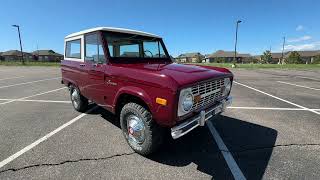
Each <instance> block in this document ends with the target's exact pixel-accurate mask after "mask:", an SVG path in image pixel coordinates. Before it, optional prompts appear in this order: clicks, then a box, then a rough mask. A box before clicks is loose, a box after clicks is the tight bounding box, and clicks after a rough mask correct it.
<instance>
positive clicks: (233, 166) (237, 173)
mask: <svg viewBox="0 0 320 180" xmlns="http://www.w3.org/2000/svg"><path fill="white" fill-rule="evenodd" d="M206 123H207V126H208V128H209V130H210V132H211V134H212V136H213V138H214V140H215V141H216V143H217V145H218V147H219V150H220V152H221V153H222V155H223V157H224V159H225V161H226V163H227V165H228V167H229V169H230V171H231V173H232V175H233V177H234V179H236V180H244V179H246V178H245V177H244V175H243V173H242V171H241V170H240V168H239V166H238V164H237V163H236V161H235V160H234V158H233V157H232V154H231V152H230V151H229V149H228V148H227V146H226V145H225V144H224V142H223V140H222V138H221V137H220V135H219V133H218V131H217V130H216V128H215V127H214V126H213V125H212V123H211V121H207V122H206Z"/></svg>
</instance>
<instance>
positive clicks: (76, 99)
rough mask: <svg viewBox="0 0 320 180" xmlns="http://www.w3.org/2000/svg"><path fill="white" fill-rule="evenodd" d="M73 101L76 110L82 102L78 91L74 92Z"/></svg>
mask: <svg viewBox="0 0 320 180" xmlns="http://www.w3.org/2000/svg"><path fill="white" fill-rule="evenodd" d="M71 100H72V103H73V105H74V107H75V108H78V106H79V101H80V95H79V93H78V91H77V90H76V89H74V90H73V92H72V94H71Z"/></svg>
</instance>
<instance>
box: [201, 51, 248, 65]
mask: <svg viewBox="0 0 320 180" xmlns="http://www.w3.org/2000/svg"><path fill="white" fill-rule="evenodd" d="M249 58H251V55H250V54H241V53H237V63H243V62H246V61H247V60H248V59H249ZM207 59H208V60H209V62H227V63H230V62H233V60H234V51H223V50H218V51H216V52H214V53H212V54H209V55H208V56H207Z"/></svg>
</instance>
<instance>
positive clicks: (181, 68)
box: [125, 63, 232, 87]
mask: <svg viewBox="0 0 320 180" xmlns="http://www.w3.org/2000/svg"><path fill="white" fill-rule="evenodd" d="M125 66H126V67H128V66H130V67H128V70H129V69H132V70H133V69H135V70H138V71H139V72H140V73H142V72H144V73H146V74H148V75H151V74H156V76H158V77H159V76H160V77H167V78H166V79H164V80H169V79H171V80H174V81H175V84H177V85H178V86H179V87H183V86H187V85H190V84H193V83H196V82H199V81H203V80H206V79H211V78H218V77H226V76H232V73H231V72H230V71H229V70H227V69H225V68H216V67H211V66H198V65H188V64H175V63H170V64H158V63H155V64H126V65H125ZM146 79H147V78H146Z"/></svg>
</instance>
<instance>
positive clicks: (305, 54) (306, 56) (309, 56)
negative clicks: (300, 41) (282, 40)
mask: <svg viewBox="0 0 320 180" xmlns="http://www.w3.org/2000/svg"><path fill="white" fill-rule="evenodd" d="M292 52H293V51H291V52H288V53H287V54H286V56H285V57H286V58H288V57H289V56H290V54H291V53H292ZM296 52H298V53H299V54H300V57H301V59H302V61H303V62H305V63H306V64H310V63H312V62H313V61H314V58H315V57H316V56H319V55H320V50H318V51H296Z"/></svg>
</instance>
